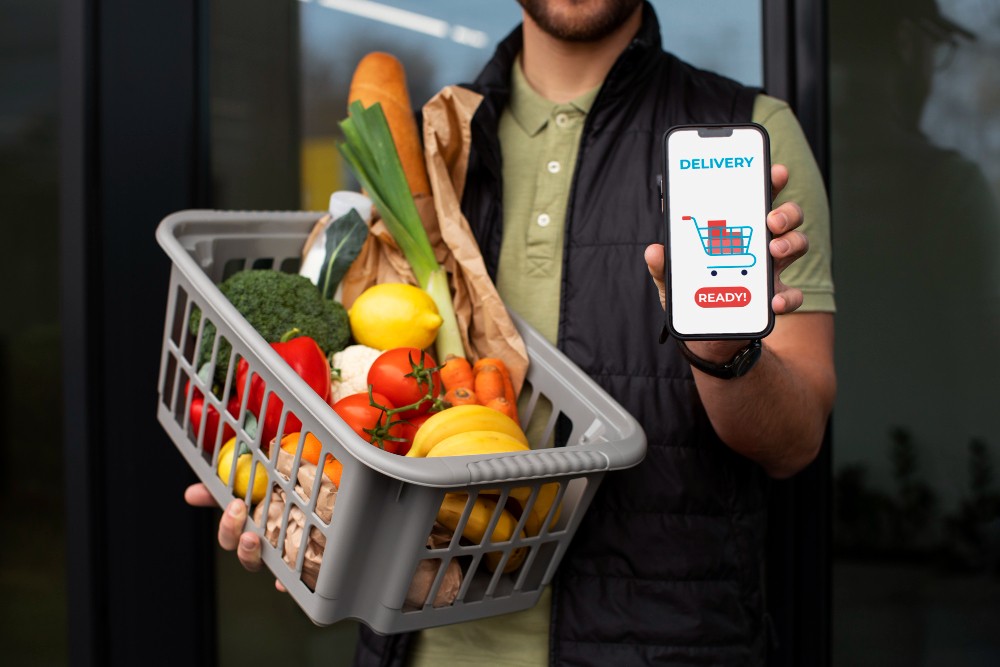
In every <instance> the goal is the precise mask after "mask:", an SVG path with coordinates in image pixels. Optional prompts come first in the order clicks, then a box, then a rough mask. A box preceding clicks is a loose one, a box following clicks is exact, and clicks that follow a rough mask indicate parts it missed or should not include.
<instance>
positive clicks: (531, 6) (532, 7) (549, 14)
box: [518, 0, 642, 42]
mask: <svg viewBox="0 0 1000 667" xmlns="http://www.w3.org/2000/svg"><path fill="white" fill-rule="evenodd" d="M518 2H519V3H520V5H521V6H522V7H523V8H524V11H525V13H527V15H528V16H530V17H531V20H532V21H534V22H535V23H536V24H537V25H538V27H539V28H541V29H542V30H543V31H544V32H546V33H547V34H549V35H551V36H553V37H555V38H557V39H561V40H564V41H567V42H596V41H599V40H601V39H603V38H605V37H607V36H608V35H610V34H612V33H614V32H615V31H616V30H617V29H618V28H620V27H621V26H622V24H624V23H625V22H626V21H627V20H628V19H629V17H631V16H632V14H633V12H635V10H636V8H637V7H639V6H640V5H641V4H642V0H518Z"/></svg>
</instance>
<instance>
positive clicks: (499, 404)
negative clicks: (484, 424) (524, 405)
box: [485, 396, 517, 421]
mask: <svg viewBox="0 0 1000 667" xmlns="http://www.w3.org/2000/svg"><path fill="white" fill-rule="evenodd" d="M485 405H486V407H488V408H493V409H494V410H497V411H498V412H502V413H503V414H505V415H507V416H508V417H510V418H511V419H513V420H514V421H517V407H516V406H515V405H514V404H513V403H511V402H510V401H508V400H507V399H506V398H505V397H503V396H497V397H496V398H494V399H493V400H491V401H487V402H486V403H485Z"/></svg>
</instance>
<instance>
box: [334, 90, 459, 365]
mask: <svg viewBox="0 0 1000 667" xmlns="http://www.w3.org/2000/svg"><path fill="white" fill-rule="evenodd" d="M348 113H349V115H348V117H347V118H345V119H344V120H342V121H341V122H340V128H341V130H342V131H343V133H344V141H343V142H342V143H339V144H337V149H338V150H339V151H340V154H341V155H343V156H344V159H345V160H346V161H347V164H348V166H349V167H350V169H351V172H352V173H353V174H354V176H355V178H357V179H358V182H359V183H361V187H363V188H364V189H365V192H366V193H367V194H368V196H369V197H371V199H372V202H373V203H374V204H375V208H376V209H378V212H379V214H380V215H381V216H382V221H383V222H385V226H386V228H387V229H388V230H389V233H390V234H392V238H393V239H394V240H395V241H396V245H398V246H399V249H400V250H402V251H403V255H404V256H405V257H406V261H407V262H409V264H410V268H412V269H413V275H414V276H415V277H416V279H417V283H418V284H419V285H420V287H421V288H422V289H423V290H424V291H425V292H427V294H428V295H430V297H431V299H433V301H434V304H435V305H436V306H437V309H438V314H439V315H440V316H441V319H442V320H443V321H442V323H441V328H440V329H439V330H438V334H437V338H436V339H435V341H434V346H435V351H436V353H437V358H438V362H439V363H444V362H445V361H447V359H448V358H449V357H451V356H457V357H464V356H465V348H464V346H463V345H462V336H461V334H460V332H459V328H458V320H457V319H456V318H455V307H454V304H453V303H452V298H451V289H450V287H449V285H448V273H447V272H446V271H445V270H444V268H443V267H442V266H441V265H439V264H438V262H437V258H436V257H435V256H434V249H433V248H432V247H431V243H430V240H429V239H428V238H427V232H426V230H424V225H423V222H422V221H421V220H420V215H419V214H418V213H417V207H416V204H414V202H413V194H412V193H411V192H410V186H409V185H408V184H407V181H406V174H405V173H404V172H403V165H402V163H401V162H400V160H399V153H398V152H397V151H396V145H395V144H394V143H393V141H392V134H391V133H390V131H389V124H388V123H387V122H386V120H385V114H384V113H383V111H382V105H381V104H379V103H378V102H376V103H375V104H373V105H371V106H370V107H367V108H365V107H364V106H363V105H362V104H361V102H358V101H355V102H353V103H351V105H350V108H349V110H348Z"/></svg>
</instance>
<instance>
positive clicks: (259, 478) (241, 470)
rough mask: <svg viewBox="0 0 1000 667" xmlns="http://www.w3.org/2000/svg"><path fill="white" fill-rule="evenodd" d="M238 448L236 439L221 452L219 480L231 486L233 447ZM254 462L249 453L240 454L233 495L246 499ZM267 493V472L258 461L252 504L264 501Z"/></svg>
mask: <svg viewBox="0 0 1000 667" xmlns="http://www.w3.org/2000/svg"><path fill="white" fill-rule="evenodd" d="M235 446H236V438H231V439H230V440H229V441H228V442H226V444H224V445H223V446H222V449H220V450H219V479H221V480H222V481H223V482H224V483H226V484H229V473H230V471H232V469H233V447H235ZM252 462H253V455H252V454H250V453H249V452H247V453H245V454H240V456H239V458H238V459H236V479H235V480H233V495H235V496H236V497H237V498H245V497H246V495H247V486H248V485H249V484H250V464H251V463H252ZM266 493H267V470H266V469H265V468H264V466H263V465H261V463H260V462H259V461H258V462H257V471H256V472H255V473H254V476H253V494H252V495H251V496H250V502H251V504H252V503H259V502H260V501H262V500H264V494H266Z"/></svg>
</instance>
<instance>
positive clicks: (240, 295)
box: [190, 269, 351, 385]
mask: <svg viewBox="0 0 1000 667" xmlns="http://www.w3.org/2000/svg"><path fill="white" fill-rule="evenodd" d="M219 290H220V291H221V292H222V293H223V294H224V295H225V296H226V298H227V299H229V301H230V302H231V303H232V304H233V305H234V306H235V307H236V310H238V311H239V312H240V313H241V314H242V315H243V317H245V318H246V320H247V322H249V323H250V325H251V326H253V328H254V329H256V330H257V332H258V333H259V334H260V335H261V337H263V338H264V340H266V341H267V342H268V343H275V342H277V341H279V340H281V337H282V336H283V335H284V334H286V333H288V332H289V331H290V330H291V329H298V330H299V331H300V333H299V334H298V335H300V336H310V337H311V338H313V339H314V340H315V341H316V342H317V343H318V344H319V347H320V349H322V350H323V353H324V354H327V355H329V354H332V353H333V352H338V351H340V350H342V349H344V347H346V346H347V344H348V343H349V342H350V339H351V327H350V323H349V321H348V318H347V311H346V310H345V309H344V306H343V305H342V304H341V303H339V302H337V301H333V300H331V299H326V298H324V297H323V296H322V294H321V293H320V291H319V288H317V287H316V285H314V284H313V283H312V282H311V281H310V280H309V279H308V278H306V277H305V276H301V275H298V274H293V273H282V272H280V271H272V270H270V269H255V270H249V271H240V272H238V273H234V274H233V275H232V276H230V277H229V278H227V279H226V280H224V281H223V282H222V283H221V284H220V285H219ZM200 319H201V313H200V312H198V311H197V310H195V311H193V312H192V313H191V322H190V325H191V331H192V332H193V333H195V334H197V332H198V322H199V321H200ZM214 339H215V326H214V324H212V322H211V321H207V322H205V332H204V334H202V346H201V353H200V355H199V360H198V367H199V368H200V367H201V366H202V364H204V363H205V362H207V361H208V360H209V359H211V356H212V343H213V340H214ZM230 351H231V346H230V345H229V342H228V341H226V340H225V339H222V340H220V341H219V353H218V357H217V358H216V359H217V360H216V368H215V382H216V383H218V384H220V385H221V384H222V383H224V382H225V380H226V372H227V370H228V369H227V366H226V360H227V359H229V355H230Z"/></svg>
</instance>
